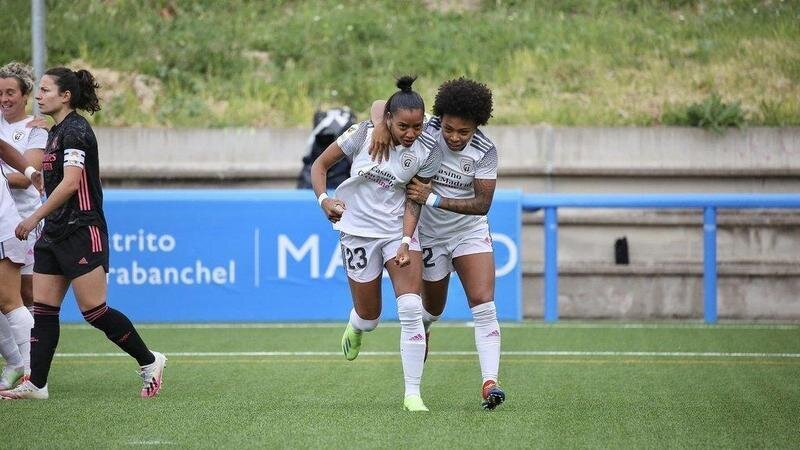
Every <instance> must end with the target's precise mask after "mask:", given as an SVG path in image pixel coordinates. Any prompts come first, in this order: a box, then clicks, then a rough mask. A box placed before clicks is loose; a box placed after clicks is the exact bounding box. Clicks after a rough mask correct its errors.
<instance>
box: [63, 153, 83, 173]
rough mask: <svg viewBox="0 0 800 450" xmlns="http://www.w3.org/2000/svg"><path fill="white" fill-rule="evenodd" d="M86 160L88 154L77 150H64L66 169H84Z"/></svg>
mask: <svg viewBox="0 0 800 450" xmlns="http://www.w3.org/2000/svg"><path fill="white" fill-rule="evenodd" d="M84 159H86V152H84V151H83V150H78V149H76V148H68V149H66V150H64V167H67V166H74V167H80V168H81V169H83V166H84Z"/></svg>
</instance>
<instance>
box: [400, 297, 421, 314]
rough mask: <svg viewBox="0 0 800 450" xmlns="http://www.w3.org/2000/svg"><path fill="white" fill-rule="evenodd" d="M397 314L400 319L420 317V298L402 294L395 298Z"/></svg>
mask: <svg viewBox="0 0 800 450" xmlns="http://www.w3.org/2000/svg"><path fill="white" fill-rule="evenodd" d="M397 314H398V316H400V317H401V318H405V317H415V316H419V317H422V298H421V297H420V296H419V295H417V294H403V295H401V296H399V297H397Z"/></svg>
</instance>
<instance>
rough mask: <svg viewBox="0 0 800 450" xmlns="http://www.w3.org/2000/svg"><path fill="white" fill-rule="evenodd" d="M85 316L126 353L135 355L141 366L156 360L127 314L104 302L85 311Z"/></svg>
mask: <svg viewBox="0 0 800 450" xmlns="http://www.w3.org/2000/svg"><path fill="white" fill-rule="evenodd" d="M83 318H84V319H86V321H87V322H89V323H90V324H91V325H92V326H93V327H95V328H97V329H98V330H100V331H102V332H103V333H105V334H106V337H107V338H108V339H109V340H110V341H111V342H113V343H115V344H117V345H118V346H119V348H121V349H122V350H124V351H125V353H127V354H129V355H131V356H133V358H134V359H136V361H138V362H139V365H140V366H146V365H148V364H151V363H152V362H153V361H155V360H156V358H155V356H153V354H152V353H151V352H150V350H148V349H147V346H146V345H145V344H144V341H142V338H141V337H140V336H139V333H137V332H136V328H134V327H133V324H132V323H131V321H130V320H129V319H128V318H127V317H126V316H125V314H122V313H121V312H119V311H117V310H116V309H114V308H110V307H109V306H108V305H107V304H105V303H103V304H102V305H100V306H97V307H95V308H92V309H90V310H88V311H84V312H83Z"/></svg>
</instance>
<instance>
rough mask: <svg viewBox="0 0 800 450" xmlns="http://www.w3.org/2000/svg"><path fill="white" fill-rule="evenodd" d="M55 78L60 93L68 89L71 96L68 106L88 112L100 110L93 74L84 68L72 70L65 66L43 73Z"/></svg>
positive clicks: (92, 112)
mask: <svg viewBox="0 0 800 450" xmlns="http://www.w3.org/2000/svg"><path fill="white" fill-rule="evenodd" d="M44 74H45V75H50V76H51V77H53V78H54V79H55V83H56V86H58V91H59V92H60V93H63V92H66V91H70V93H71V94H72V96H71V97H70V100H69V106H70V107H71V108H73V109H82V110H84V111H87V112H88V113H89V114H94V113H96V112H97V111H100V99H99V98H97V89H98V88H100V85H99V84H97V81H96V80H95V78H94V76H93V75H92V74H91V72H89V71H88V70H85V69H80V70H78V71H77V72H74V71H72V70H70V69H67V68H66V67H55V68H53V69H49V70H48V71H47V72H45V73H44Z"/></svg>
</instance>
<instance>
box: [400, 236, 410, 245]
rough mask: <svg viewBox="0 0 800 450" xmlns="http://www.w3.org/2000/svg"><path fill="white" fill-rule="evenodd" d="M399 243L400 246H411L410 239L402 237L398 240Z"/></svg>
mask: <svg viewBox="0 0 800 450" xmlns="http://www.w3.org/2000/svg"><path fill="white" fill-rule="evenodd" d="M400 243H401V244H406V245H409V244H411V237H409V236H403V239H400Z"/></svg>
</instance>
